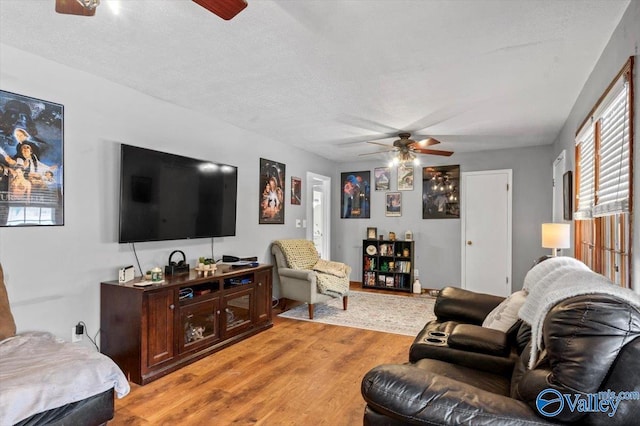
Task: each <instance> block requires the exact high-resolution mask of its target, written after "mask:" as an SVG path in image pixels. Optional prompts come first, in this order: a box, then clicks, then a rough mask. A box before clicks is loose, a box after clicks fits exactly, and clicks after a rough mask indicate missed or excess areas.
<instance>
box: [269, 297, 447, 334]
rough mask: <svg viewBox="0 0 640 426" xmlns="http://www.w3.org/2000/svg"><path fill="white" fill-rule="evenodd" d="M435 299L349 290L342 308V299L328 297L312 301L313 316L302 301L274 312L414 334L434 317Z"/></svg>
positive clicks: (305, 318) (290, 316)
mask: <svg viewBox="0 0 640 426" xmlns="http://www.w3.org/2000/svg"><path fill="white" fill-rule="evenodd" d="M435 300H436V299H435V298H433V297H429V296H413V297H407V296H396V295H391V294H389V295H387V294H380V293H367V292H363V291H351V292H350V293H349V304H348V306H347V310H346V311H345V310H343V309H342V299H332V300H330V301H329V302H327V303H318V304H316V306H315V311H314V314H313V320H310V319H309V309H308V307H307V305H306V304H304V305H298V306H296V307H295V308H293V309H289V310H288V311H286V312H283V313H281V314H280V315H278V316H279V317H283V318H291V319H297V320H302V321H312V322H319V323H324V324H332V325H341V326H345V327H354V328H364V329H366V330H374V331H383V332H386V333H393V334H403V335H405V336H416V335H417V334H418V333H419V332H420V330H422V327H424V325H425V324H426V323H427V322H428V321H430V320H432V319H435V315H434V314H433V305H434V303H435Z"/></svg>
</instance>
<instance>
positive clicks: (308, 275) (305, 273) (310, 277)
mask: <svg viewBox="0 0 640 426" xmlns="http://www.w3.org/2000/svg"><path fill="white" fill-rule="evenodd" d="M278 274H279V275H280V276H281V277H286V278H293V279H296V280H307V281H309V282H311V281H314V280H315V277H316V272H315V271H312V270H310V269H291V268H278Z"/></svg>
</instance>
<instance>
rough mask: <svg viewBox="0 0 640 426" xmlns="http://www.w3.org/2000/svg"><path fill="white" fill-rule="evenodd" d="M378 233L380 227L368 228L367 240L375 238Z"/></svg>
mask: <svg viewBox="0 0 640 426" xmlns="http://www.w3.org/2000/svg"><path fill="white" fill-rule="evenodd" d="M376 235H378V228H371V227H369V228H367V240H375V239H376Z"/></svg>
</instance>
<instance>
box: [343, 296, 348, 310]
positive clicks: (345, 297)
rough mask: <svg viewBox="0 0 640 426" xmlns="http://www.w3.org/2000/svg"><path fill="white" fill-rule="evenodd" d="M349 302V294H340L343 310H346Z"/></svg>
mask: <svg viewBox="0 0 640 426" xmlns="http://www.w3.org/2000/svg"><path fill="white" fill-rule="evenodd" d="M348 304H349V296H342V307H343V308H344V310H345V311H346V310H347V305H348Z"/></svg>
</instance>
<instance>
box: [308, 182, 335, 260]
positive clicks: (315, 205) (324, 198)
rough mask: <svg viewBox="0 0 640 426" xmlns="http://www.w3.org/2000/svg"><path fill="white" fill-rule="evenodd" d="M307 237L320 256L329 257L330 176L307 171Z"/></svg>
mask: <svg viewBox="0 0 640 426" xmlns="http://www.w3.org/2000/svg"><path fill="white" fill-rule="evenodd" d="M307 200H309V201H308V202H307V224H308V225H307V239H308V240H311V241H313V244H314V245H315V247H316V250H318V253H319V254H320V257H321V258H323V259H326V260H328V259H330V258H331V232H330V231H331V215H330V211H331V178H330V177H328V176H322V175H318V174H315V173H311V172H307Z"/></svg>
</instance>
